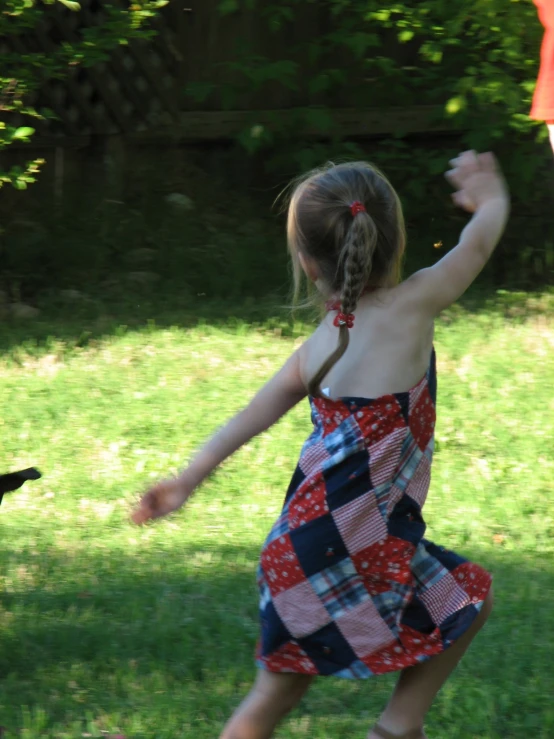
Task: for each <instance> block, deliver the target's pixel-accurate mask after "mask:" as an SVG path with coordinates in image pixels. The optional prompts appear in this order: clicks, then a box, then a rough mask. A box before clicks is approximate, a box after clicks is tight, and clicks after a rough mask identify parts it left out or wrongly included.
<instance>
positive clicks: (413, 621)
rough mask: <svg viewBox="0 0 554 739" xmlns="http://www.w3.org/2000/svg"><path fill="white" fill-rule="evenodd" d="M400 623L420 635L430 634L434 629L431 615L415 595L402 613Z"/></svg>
mask: <svg viewBox="0 0 554 739" xmlns="http://www.w3.org/2000/svg"><path fill="white" fill-rule="evenodd" d="M401 623H402V624H404V625H405V626H409V627H410V628H411V629H415V630H416V631H420V632H421V633H422V634H432V633H433V631H434V630H435V628H436V626H435V624H434V623H433V619H432V618H431V614H430V613H429V611H428V610H427V608H425V606H424V605H423V603H422V601H421V600H420V599H419V598H418V597H417V595H414V597H413V598H412V600H411V601H410V603H409V605H408V606H407V608H406V610H405V611H404V615H403V616H402V621H401Z"/></svg>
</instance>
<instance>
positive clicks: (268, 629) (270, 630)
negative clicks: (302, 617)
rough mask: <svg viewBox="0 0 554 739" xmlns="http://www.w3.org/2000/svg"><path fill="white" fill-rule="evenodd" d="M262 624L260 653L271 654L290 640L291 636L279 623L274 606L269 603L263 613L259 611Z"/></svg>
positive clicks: (281, 623)
mask: <svg viewBox="0 0 554 739" xmlns="http://www.w3.org/2000/svg"><path fill="white" fill-rule="evenodd" d="M260 618H261V622H262V635H261V640H262V653H263V654H271V652H273V651H275V650H276V649H279V647H280V646H282V645H283V644H285V643H286V642H288V641H290V640H291V639H292V636H291V634H290V632H289V630H288V629H287V627H286V626H285V624H284V623H283V622H282V621H281V618H280V616H279V614H278V613H277V611H276V610H275V606H274V605H273V603H272V602H271V601H270V602H269V603H268V604H267V606H266V607H265V608H264V610H263V611H260Z"/></svg>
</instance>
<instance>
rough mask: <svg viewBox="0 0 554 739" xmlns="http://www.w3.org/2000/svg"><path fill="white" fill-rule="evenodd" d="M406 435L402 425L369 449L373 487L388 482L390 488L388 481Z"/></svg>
mask: <svg viewBox="0 0 554 739" xmlns="http://www.w3.org/2000/svg"><path fill="white" fill-rule="evenodd" d="M406 434H407V430H406V427H405V426H404V425H403V426H402V427H401V428H398V429H396V430H394V431H392V432H391V434H390V436H388V437H387V438H386V439H383V440H382V441H379V442H377V443H376V444H372V445H371V446H370V447H369V449H368V452H369V474H370V475H371V482H372V483H373V485H375V486H378V485H383V484H384V483H387V482H388V483H389V486H390V481H391V479H392V478H393V477H394V472H395V470H396V468H397V467H398V464H399V462H400V455H401V453H402V445H403V443H404V439H405V438H406Z"/></svg>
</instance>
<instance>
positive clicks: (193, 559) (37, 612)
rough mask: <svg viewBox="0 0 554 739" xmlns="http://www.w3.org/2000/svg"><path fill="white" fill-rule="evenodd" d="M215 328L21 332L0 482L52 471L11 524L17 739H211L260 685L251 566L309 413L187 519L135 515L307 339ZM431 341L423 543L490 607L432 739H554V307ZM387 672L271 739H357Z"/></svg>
mask: <svg viewBox="0 0 554 739" xmlns="http://www.w3.org/2000/svg"><path fill="white" fill-rule="evenodd" d="M87 311H88V313H87ZM204 313H205V317H204V318H203V319H202V320H201V321H200V322H198V321H196V318H195V317H194V316H193V315H192V314H191V313H190V311H188V312H187V311H186V310H184V311H180V310H177V308H175V309H173V308H171V307H168V306H167V305H166V306H165V307H163V308H162V307H161V306H158V308H155V306H154V307H152V306H150V307H148V306H146V307H145V306H144V305H143V306H142V308H141V309H140V310H138V309H137V310H136V311H135V310H134V308H133V306H132V305H131V306H128V307H127V308H120V309H113V310H104V309H103V308H102V306H100V307H94V306H93V307H92V308H91V307H90V306H88V307H87V308H86V309H84V313H83V316H82V317H80V316H79V311H78V310H76V309H75V310H65V311H64V310H57V311H55V310H54V309H52V311H50V312H48V310H47V311H45V312H44V313H43V314H42V316H41V317H40V318H39V319H36V320H35V322H34V323H33V324H32V325H19V326H14V325H12V326H7V327H5V331H4V332H3V336H2V339H1V343H2V349H3V353H2V357H1V359H0V393H1V396H0V397H1V398H2V413H1V418H0V426H1V431H2V455H1V460H0V461H1V464H2V469H3V470H6V471H7V470H8V469H16V468H18V467H19V466H21V467H25V466H29V465H32V464H34V465H37V466H38V467H39V468H40V469H41V470H42V472H43V474H44V477H43V479H42V480H40V481H38V482H36V483H31V484H28V485H26V486H25V487H24V488H22V489H21V490H20V491H18V492H16V493H13V494H11V495H10V496H9V497H6V498H5V500H4V503H3V504H2V507H1V509H0V523H1V527H2V528H1V532H2V545H1V548H0V557H1V562H0V579H1V585H0V675H1V682H0V723H1V724H2V725H4V726H5V727H6V728H7V730H8V732H9V734H10V735H12V736H15V735H16V734H19V735H20V736H21V737H22V738H23V739H38V737H39V736H40V737H41V738H47V737H60V738H61V737H68V739H69V738H71V739H78V738H79V737H100V736H102V735H107V734H110V735H113V734H124V735H125V736H126V737H133V738H134V737H136V738H137V739H138V738H139V737H144V738H146V737H156V738H157V739H161V738H163V737H172V738H174V737H194V739H214V738H215V737H216V736H217V735H218V731H219V729H220V727H221V725H222V723H223V721H224V720H225V718H226V717H227V716H228V715H229V713H230V712H231V710H232V708H233V707H234V706H235V705H236V704H237V702H238V701H239V700H240V697H241V696H242V695H243V694H244V692H245V691H246V690H247V688H248V686H249V683H250V681H251V679H252V676H253V674H254V667H253V660H252V653H253V649H254V645H255V640H256V636H257V629H258V626H257V596H256V589H255V579H254V573H255V567H256V563H257V556H258V551H259V548H260V546H261V543H262V541H263V538H264V536H265V533H266V532H267V530H268V528H269V526H270V525H271V523H272V522H273V520H274V518H275V517H276V515H277V513H278V511H279V508H280V505H281V503H282V499H283V495H284V491H285V488H286V486H287V483H288V480H289V476H290V474H291V473H292V470H293V466H294V463H295V461H296V458H297V455H298V452H299V448H300V445H301V443H302V441H303V439H304V438H305V437H306V436H307V434H308V432H309V416H308V413H307V409H306V405H305V404H301V405H300V406H299V407H298V408H297V409H295V410H294V411H293V412H291V413H290V414H289V416H288V417H286V418H285V419H284V420H283V421H282V422H281V423H279V424H278V425H277V426H276V427H275V428H273V429H271V430H270V431H269V432H267V433H266V434H264V435H263V436H261V437H260V438H258V439H256V440H254V441H253V442H252V443H250V444H249V445H247V446H246V447H245V448H244V449H243V450H242V451H241V452H240V453H238V454H237V455H236V457H234V458H233V459H232V460H230V461H229V462H228V463H226V464H225V465H224V466H223V468H222V469H221V470H220V471H219V472H218V473H217V474H216V475H215V476H214V477H213V478H212V479H210V480H209V482H207V483H206V484H205V485H204V486H203V488H202V489H201V490H199V491H198V493H197V495H196V497H195V498H194V499H193V501H192V502H191V503H190V505H189V506H188V508H187V509H186V510H184V511H182V512H180V513H179V514H177V515H176V516H174V517H173V518H171V519H169V520H167V521H164V522H159V523H158V524H156V525H155V526H152V527H147V528H145V529H136V528H134V527H133V526H132V525H131V524H130V523H129V521H128V514H129V510H130V508H131V506H132V503H133V501H134V500H135V498H136V496H137V493H138V491H140V490H141V489H142V488H143V487H144V486H145V485H146V484H147V483H148V482H149V481H150V480H155V479H157V478H159V477H160V476H162V475H166V474H167V473H169V472H172V471H175V470H177V469H178V468H179V467H180V466H181V465H182V464H183V463H184V462H186V460H187V459H188V458H189V457H190V456H191V454H192V453H193V452H194V450H195V448H196V447H197V446H198V445H199V444H200V443H201V442H202V440H203V439H204V438H205V437H206V435H208V434H209V433H210V432H212V431H213V430H214V429H215V428H217V427H218V426H219V425H220V424H221V423H222V422H223V421H224V420H225V419H226V418H227V417H228V416H229V414H232V413H233V412H235V411H236V410H238V409H239V408H240V407H241V406H242V404H243V403H244V402H245V401H246V400H247V399H248V398H249V397H250V396H251V394H252V392H253V391H254V389H255V388H256V387H258V386H259V385H260V384H261V383H262V382H263V381H264V380H265V379H267V378H268V377H269V376H270V375H271V374H272V373H273V371H274V370H275V369H276V368H277V367H278V366H279V365H280V363H281V362H283V360H284V359H285V358H286V357H287V356H288V354H289V353H290V352H291V350H292V349H293V347H294V346H295V344H296V343H297V342H298V341H299V340H300V339H301V337H302V336H304V335H306V333H307V332H308V330H309V327H308V326H306V325H303V324H301V323H295V324H293V323H291V321H290V320H289V319H288V318H287V317H286V316H285V315H283V314H282V313H279V312H278V311H276V312H275V314H274V315H273V316H269V313H268V311H266V312H265V317H264V316H263V315H261V314H260V313H259V312H258V313H256V311H255V310H254V309H252V310H251V314H248V311H247V314H246V317H243V318H242V319H240V320H239V319H231V318H226V315H228V308H225V309H223V308H222V307H221V306H215V307H214V308H213V310H211V311H210V310H207V309H206V311H204ZM104 314H105V315H104ZM249 315H250V318H249V317H248V316H249ZM152 316H156V317H157V323H156V324H154V323H151V322H150V323H148V322H147V321H145V320H144V319H145V318H147V317H152ZM268 316H269V317H268ZM160 317H161V318H160ZM436 347H437V353H438V361H439V373H440V374H439V409H438V413H439V417H438V428H437V442H438V443H437V453H436V459H435V466H434V476H433V482H432V487H431V492H430V496H429V500H428V504H427V506H426V519H427V521H428V524H429V529H428V536H429V538H431V539H434V540H436V541H437V542H440V543H443V544H445V545H447V546H448V547H451V548H454V549H457V550H459V551H460V552H461V553H463V554H466V555H468V556H470V557H471V558H472V559H474V560H476V561H477V562H479V563H481V564H483V565H485V566H486V567H488V568H490V569H491V570H492V571H493V573H494V575H495V587H496V610H495V612H494V614H493V617H492V618H491V620H490V622H489V624H488V626H487V628H486V629H485V630H484V631H483V632H482V634H481V635H480V636H479V638H478V640H477V641H476V643H475V645H474V647H473V649H472V651H471V652H470V653H469V654H468V656H467V658H466V660H465V662H464V663H463V664H462V665H461V666H460V668H459V669H458V671H457V672H456V673H455V676H454V677H453V679H452V680H451V682H450V683H449V684H448V685H447V687H446V688H445V689H444V691H443V692H442V693H441V695H440V697H439V699H438V700H437V702H436V705H435V706H434V708H433V710H432V712H431V714H430V716H429V722H428V733H429V736H430V738H431V739H462V738H464V739H465V738H471V737H475V738H477V737H479V738H480V739H493V738H494V739H506V738H507V737H513V738H516V737H517V738H521V739H530V738H531V737H533V739H541V738H542V739H547V738H549V739H551V738H552V737H553V736H554V705H553V703H552V696H553V695H554V677H553V673H552V668H551V663H552V655H553V654H554V509H553V505H552V500H553V499H554V455H553V449H554V293H549V294H544V293H543V294H541V295H534V296H523V295H513V294H502V295H496V296H495V297H494V298H493V299H490V300H481V301H478V302H477V303H475V304H468V305H466V306H465V307H461V306H456V307H455V308H454V309H452V310H450V311H449V312H447V313H446V314H445V315H444V316H443V317H442V318H441V319H440V320H439V321H438V325H437V335H436ZM392 680H393V678H392V677H385V678H378V679H374V680H371V681H365V682H360V683H353V682H347V681H340V680H337V679H332V678H326V679H320V680H319V681H317V683H316V685H315V687H314V688H313V690H312V691H311V692H310V693H309V694H308V696H307V697H306V699H305V700H304V701H303V703H302V705H301V708H300V709H299V710H297V711H296V712H295V713H294V714H293V715H292V716H291V718H290V719H289V720H287V721H286V722H285V723H284V724H283V725H282V727H281V728H280V730H279V732H278V737H280V739H293V738H294V739H296V738H300V737H313V738H314V739H315V738H318V739H356V737H360V739H363V737H365V735H366V732H367V729H368V727H369V725H370V724H371V723H372V722H373V721H374V719H375V718H376V716H377V715H378V712H379V710H380V708H381V707H382V705H383V703H384V701H385V700H386V696H387V693H388V691H389V690H390V687H391V685H392Z"/></svg>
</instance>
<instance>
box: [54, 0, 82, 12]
mask: <svg viewBox="0 0 554 739" xmlns="http://www.w3.org/2000/svg"><path fill="white" fill-rule="evenodd" d="M58 2H60V3H61V4H62V5H65V7H66V8H69V10H73V11H74V12H78V11H79V10H81V5H80V4H79V3H77V2H75V1H74V0H58Z"/></svg>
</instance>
